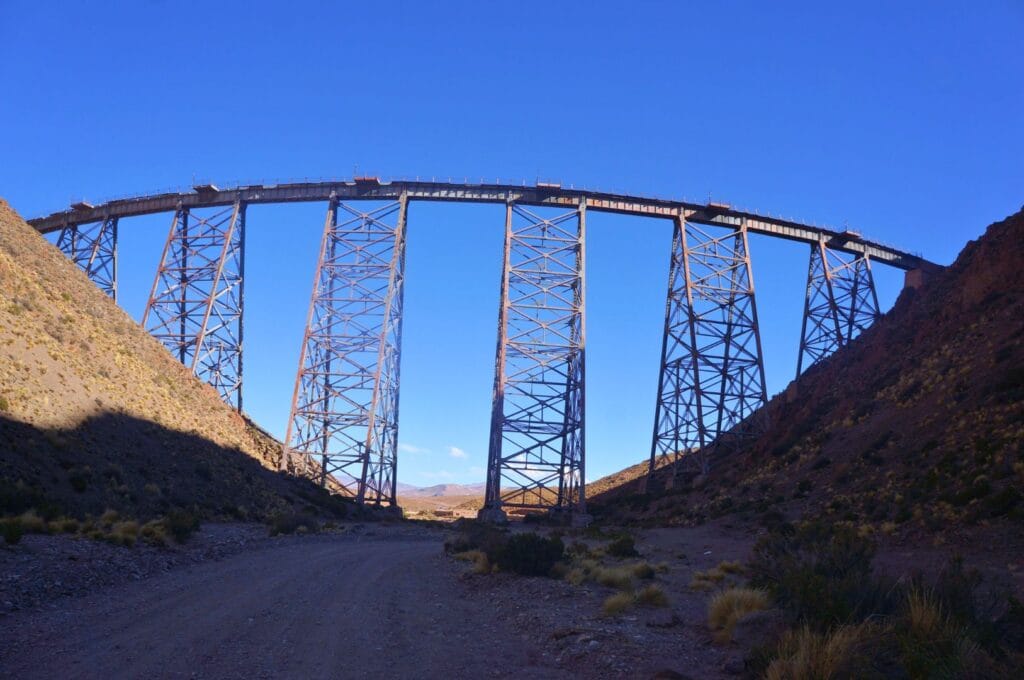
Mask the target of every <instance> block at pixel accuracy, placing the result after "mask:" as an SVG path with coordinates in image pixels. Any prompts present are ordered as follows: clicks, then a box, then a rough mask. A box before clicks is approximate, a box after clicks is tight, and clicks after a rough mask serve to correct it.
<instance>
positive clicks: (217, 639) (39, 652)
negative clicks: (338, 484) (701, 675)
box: [0, 536, 565, 680]
mask: <svg viewBox="0 0 1024 680" xmlns="http://www.w3.org/2000/svg"><path fill="white" fill-rule="evenodd" d="M453 569H457V567H455V566H454V565H453V564H452V562H451V561H450V560H446V559H445V558H444V556H443V555H442V551H441V546H440V542H439V541H438V540H437V538H436V537H432V538H429V537H424V538H420V537H415V536H413V537H391V538H372V537H351V536H335V537H330V536H321V537H310V538H309V539H307V540H302V541H297V542H292V543H287V544H284V545H280V546H268V547H266V548H263V549H259V550H252V551H247V552H244V553H241V554H237V555H234V556H232V557H229V558H227V559H224V560H221V561H217V562H207V563H202V564H198V565H195V566H193V567H189V568H187V569H180V570H176V571H172V572H170V573H166V574H162V575H159V576H155V577H152V578H147V579H145V580H142V581H136V582H132V583H126V584H122V585H117V586H112V587H108V588H103V589H100V590H99V591H97V592H96V593H93V594H91V595H88V596H85V597H76V598H67V599H65V600H63V601H62V602H61V604H60V607H59V608H57V609H55V610H52V611H42V612H18V613H14V614H9V615H7V616H3V617H2V618H0V639H2V640H3V644H2V645H0V677H11V678H46V679H47V680H54V679H55V678H62V679H63V678H281V677H302V678H363V677H373V678H459V677H512V676H516V677H520V678H522V677H529V678H554V677H565V671H564V670H563V671H558V670H556V669H554V668H551V667H546V665H545V664H544V659H543V658H542V656H541V652H540V651H539V650H537V649H535V648H532V647H531V644H530V643H529V642H528V641H527V640H525V639H524V638H523V637H521V636H518V635H516V634H515V633H514V632H513V631H512V630H511V629H510V628H508V626H507V624H506V623H504V622H503V620H502V617H501V615H500V613H499V612H494V611H488V610H487V608H486V607H482V606H481V605H480V603H479V602H473V601H471V600H470V599H469V598H467V597H466V595H465V593H464V591H463V590H461V589H460V588H459V584H458V582H457V580H456V579H454V578H453V571H452V570H453Z"/></svg>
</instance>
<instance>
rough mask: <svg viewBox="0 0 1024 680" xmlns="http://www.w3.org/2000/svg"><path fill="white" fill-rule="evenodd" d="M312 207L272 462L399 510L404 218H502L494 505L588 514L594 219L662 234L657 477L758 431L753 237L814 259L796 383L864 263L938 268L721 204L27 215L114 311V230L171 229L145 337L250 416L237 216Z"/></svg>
mask: <svg viewBox="0 0 1024 680" xmlns="http://www.w3.org/2000/svg"><path fill="white" fill-rule="evenodd" d="M300 201H306V202H308V201H316V202H323V203H325V204H326V207H327V210H326V219H325V222H324V229H323V237H322V239H321V244H320V254H319V258H318V261H317V265H316V273H315V276H314V283H313V291H312V296H311V301H310V305H309V314H308V317H307V323H306V329H305V336H304V338H303V342H302V348H301V352H300V358H299V366H298V373H297V376H296V380H295V388H294V393H293V395H292V401H291V414H290V418H289V426H288V432H287V436H286V440H285V454H286V455H285V457H284V458H283V461H282V466H283V467H287V468H288V469H291V470H295V471H298V472H299V473H300V474H304V475H308V476H310V477H312V478H314V479H316V480H318V481H319V482H320V483H321V484H326V483H327V482H328V479H331V480H332V482H331V483H332V486H333V487H334V488H341V489H342V490H343V492H344V493H346V494H348V495H351V496H353V497H354V498H356V499H357V500H358V501H359V502H363V503H373V504H379V505H385V506H392V507H396V482H397V480H396V477H395V471H396V466H397V445H398V404H399V399H398V395H399V375H400V373H399V367H400V356H401V340H402V300H403V289H404V272H405V243H406V224H407V220H408V206H409V203H410V202H412V201H449V202H473V203H498V204H503V205H504V206H505V225H504V227H505V228H504V260H503V267H502V275H501V284H500V296H499V310H498V324H497V327H498V328H497V347H496V352H495V370H494V390H493V395H492V413H491V428H490V442H489V447H488V464H487V486H486V494H485V507H484V509H483V510H482V511H481V516H482V517H484V518H489V519H501V518H503V517H505V514H506V511H508V510H512V511H517V512H524V511H538V510H540V511H544V510H546V511H549V512H553V513H561V514H566V515H569V516H570V517H575V518H580V517H584V516H585V514H584V513H585V508H586V500H585V488H584V479H585V475H584V466H585V455H584V429H585V412H586V409H585V394H586V389H585V384H586V372H585V347H586V333H585V328H586V325H585V309H586V304H585V261H586V257H585V248H586V216H587V213H588V212H592V211H599V212H611V213H620V214H627V215H639V216H645V217H655V218H662V219H666V220H670V221H671V222H672V224H673V225H674V229H673V240H672V248H671V252H670V253H669V254H668V255H669V271H668V294H667V301H666V306H665V324H664V333H663V337H662V350H661V366H660V372H659V379H658V390H657V394H656V398H655V415H654V429H653V436H652V442H651V455H650V466H651V467H650V469H651V471H652V472H653V470H654V469H655V467H656V465H658V464H660V463H663V462H671V463H672V464H673V465H674V466H675V467H676V468H678V467H679V466H680V465H681V464H692V465H695V466H697V468H698V469H701V470H706V469H707V466H708V464H709V454H708V451H709V450H711V449H712V448H713V447H718V446H722V445H723V444H728V443H729V442H738V441H741V440H742V439H743V438H745V437H749V436H753V435H756V433H757V432H758V430H759V428H760V427H761V425H760V423H759V422H758V418H757V417H756V415H755V414H756V413H757V411H758V409H759V408H760V407H761V406H762V405H763V404H764V403H765V402H766V401H767V394H766V391H765V378H764V363H763V359H762V352H761V341H760V335H759V328H758V317H757V305H756V303H755V296H754V284H753V277H752V270H751V258H750V252H749V248H748V244H747V235H748V234H751V233H753V234H766V235H769V236H774V237H779V238H784V239H790V240H794V241H800V242H803V243H806V244H808V246H809V266H808V273H807V294H806V299H805V303H804V314H803V329H802V333H801V340H800V352H799V359H798V365H797V374H800V372H801V371H802V370H804V369H805V368H806V367H808V366H810V365H812V364H814V363H816V362H818V361H820V360H821V359H823V358H824V357H826V356H828V355H829V354H831V353H832V352H834V351H835V350H836V349H838V348H839V347H842V346H843V345H845V344H846V343H848V342H850V341H851V340H852V339H853V338H855V337H856V336H857V335H858V334H859V333H860V332H861V331H862V330H863V329H865V328H866V327H868V326H869V325H870V324H871V323H872V322H873V321H874V320H875V319H876V318H877V317H878V316H879V307H878V300H877V298H876V295H875V286H874V280H873V278H872V274H871V266H872V264H873V263H880V264H884V265H888V266H892V267H896V268H898V269H902V270H904V271H906V272H907V276H906V281H907V284H908V285H915V282H916V281H919V280H921V278H922V277H923V276H924V275H926V274H927V273H928V272H930V271H932V270H934V269H936V268H937V265H934V264H931V263H929V262H927V261H926V260H923V259H922V258H920V257H917V256H915V255H912V254H910V253H906V252H902V251H899V250H896V249H894V248H891V247H889V246H886V245H882V244H880V243H875V242H872V241H870V240H868V239H865V238H863V237H862V236H861V235H860V234H858V233H855V232H852V231H843V232H838V231H833V230H830V229H827V228H823V227H817V226H810V225H807V224H801V223H798V222H794V221H790V220H784V219H778V218H774V217H768V216H764V215H758V214H754V213H751V212H745V211H740V210H735V209H732V208H731V207H730V206H728V205H725V204H719V203H707V204H697V203H689V202H685V201H675V200H664V199H658V198H645V197H641V196H630V195H621V194H614V193H603V192H596V191H587V190H577V189H571V188H570V189H567V188H563V187H562V186H561V185H559V184H554V183H541V182H538V183H536V184H535V185H532V186H526V185H522V186H519V185H509V184H498V183H495V184H485V183H480V184H471V183H453V182H436V181H430V182H426V181H418V180H417V181H391V182H382V181H380V180H379V179H377V178H375V177H357V178H354V179H353V180H351V181H331V182H303V183H294V184H276V185H259V186H239V187H235V188H231V189H220V188H218V187H217V186H214V185H212V184H204V185H198V186H195V187H193V189H192V190H191V191H186V192H181V193H166V194H159V195H152V196H142V197H137V198H129V199H123V200H115V201H110V202H108V203H104V204H102V205H91V204H89V203H85V202H81V203H76V204H74V205H72V206H71V208H70V209H68V210H65V211H62V212H58V213H54V214H52V215H49V216H47V217H42V218H39V219H35V220H30V224H31V225H32V226H33V227H35V229H37V230H38V231H39V232H41V233H44V234H47V233H51V232H59V236H58V239H57V244H58V247H60V249H61V250H62V251H63V252H64V253H65V254H66V255H67V256H68V257H69V258H71V259H72V260H73V261H74V262H75V263H77V264H78V265H79V266H80V267H81V268H82V269H83V270H85V272H86V273H87V274H88V276H89V277H90V278H91V279H92V280H93V281H94V282H95V283H96V284H97V285H98V286H99V287H100V288H102V289H103V290H104V291H105V292H106V293H107V294H108V295H110V296H111V297H113V298H114V299H115V300H116V298H117V230H118V222H119V220H120V219H121V218H127V217H134V216H138V215H146V214H152V213H162V212H166V213H169V214H171V215H172V218H171V227H170V231H169V233H168V235H167V240H166V242H165V245H164V249H163V254H162V256H161V259H160V265H159V267H158V270H157V272H156V276H155V278H154V281H153V287H152V289H151V293H150V296H149V300H148V303H147V305H146V311H145V314H144V316H143V322H142V323H143V325H144V326H145V327H146V329H147V330H148V331H149V332H150V333H151V334H152V335H153V336H155V337H156V338H157V339H159V340H160V341H161V342H162V343H163V344H164V345H165V346H166V347H167V348H168V349H169V350H170V351H171V352H172V353H173V354H174V355H175V356H176V357H177V358H178V359H179V360H180V361H181V362H182V363H184V364H185V365H186V366H189V367H190V368H191V369H192V371H193V372H194V373H195V374H196V375H198V376H199V377H201V378H202V379H204V380H206V381H208V382H209V383H210V384H211V385H213V386H214V387H215V388H216V389H217V390H218V391H219V392H220V394H221V395H222V397H223V398H224V400H225V401H227V402H228V403H229V404H231V405H232V406H233V407H234V408H236V409H239V410H241V408H242V391H241V387H242V338H243V333H242V331H243V303H244V295H243V287H244V282H245V215H246V208H247V207H248V206H250V205H254V204H263V203H290V202H300Z"/></svg>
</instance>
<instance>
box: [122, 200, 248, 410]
mask: <svg viewBox="0 0 1024 680" xmlns="http://www.w3.org/2000/svg"><path fill="white" fill-rule="evenodd" d="M202 213H205V216H204V214H202ZM244 253H245V204H244V203H235V204H234V205H230V206H226V207H222V208H213V209H209V208H208V209H206V210H205V211H196V210H194V209H187V208H182V209H179V210H177V211H175V213H174V219H173V220H172V222H171V229H170V232H169V233H168V235H167V241H166V243H165V245H164V251H163V255H162V256H161V258H160V266H159V268H158V269H157V274H156V278H155V279H154V281H153V288H152V291H151V292H150V296H149V302H148V303H147V304H146V312H145V314H144V315H143V317H142V325H143V326H144V327H145V328H146V330H148V331H149V332H150V334H151V335H153V337H155V338H157V339H158V340H160V341H161V342H162V343H163V344H164V346H165V347H167V349H168V350H170V351H171V353H172V354H173V355H174V356H176V357H177V358H178V360H179V361H181V363H183V364H185V365H186V366H188V367H189V368H190V369H192V372H193V373H195V374H196V375H197V376H199V377H200V378H202V379H203V380H205V381H207V382H208V383H210V384H211V385H213V387H214V388H216V389H217V391H218V392H219V393H220V395H221V397H222V398H223V399H224V401H226V402H227V403H228V404H231V405H232V406H233V407H235V409H236V410H239V411H241V410H242V316H243V315H242V311H243V309H242V305H243V290H242V287H243V281H244V275H245V255H244Z"/></svg>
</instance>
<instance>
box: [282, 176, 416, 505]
mask: <svg viewBox="0 0 1024 680" xmlns="http://www.w3.org/2000/svg"><path fill="white" fill-rule="evenodd" d="M407 205H408V200H407V198H406V197H405V196H401V197H400V198H399V200H398V201H396V202H389V203H386V204H384V205H382V206H379V207H376V208H374V209H371V210H369V211H367V212H361V211H359V210H356V209H354V208H352V207H350V206H348V205H346V204H344V203H341V202H339V201H338V200H337V199H336V198H332V199H331V201H330V202H329V204H328V210H327V219H326V221H325V224H324V234H323V239H322V241H321V245H320V259H319V263H318V265H317V270H316V276H315V279H314V283H313V294H312V299H311V302H310V308H309V316H308V318H307V322H306V333H305V337H304V339H303V342H302V350H301V355H300V359H299V370H298V375H297V377H296V380H295V390H294V392H293V395H292V407H291V416H290V418H289V423H288V433H287V435H286V437H285V442H286V444H287V447H288V448H287V449H286V456H285V460H284V462H283V464H284V465H286V466H291V467H292V468H293V469H296V470H297V471H299V472H300V473H301V474H305V475H306V476H309V477H311V478H313V479H315V480H316V481H318V482H319V483H320V484H321V485H324V486H327V485H328V484H330V485H331V486H332V487H334V488H339V487H340V490H341V492H342V493H344V494H346V495H350V496H352V497H354V498H356V500H358V501H359V502H365V503H374V504H377V505H388V506H391V507H397V502H396V485H397V478H396V476H395V475H396V470H397V464H398V455H397V447H398V387H399V368H400V359H401V346H402V297H403V290H404V282H405V243H406V213H407ZM339 213H340V215H341V217H340V218H339ZM389 221H390V222H393V224H392V223H389ZM329 478H330V479H329Z"/></svg>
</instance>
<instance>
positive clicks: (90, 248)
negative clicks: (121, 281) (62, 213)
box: [57, 217, 117, 301]
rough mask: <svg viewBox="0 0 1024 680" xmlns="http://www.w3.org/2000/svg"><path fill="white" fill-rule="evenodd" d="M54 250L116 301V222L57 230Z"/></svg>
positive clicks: (113, 220) (113, 219)
mask: <svg viewBox="0 0 1024 680" xmlns="http://www.w3.org/2000/svg"><path fill="white" fill-rule="evenodd" d="M57 247H58V248H60V250H61V252H63V253H64V255H66V256H67V258H68V259H69V260H71V261H72V262H74V263H75V264H76V265H78V267H79V268H80V269H81V270H82V271H84V272H85V274H86V276H88V277H89V279H90V280H91V281H92V282H93V283H95V284H96V286H97V287H98V288H99V289H100V290H102V291H103V292H104V293H106V294H107V295H109V296H110V297H111V298H113V299H114V300H115V301H116V300H117V218H116V217H106V218H104V219H103V220H101V221H99V222H95V223H92V224H88V223H83V224H72V225H70V226H67V227H64V228H63V229H61V230H60V236H58V238H57Z"/></svg>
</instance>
